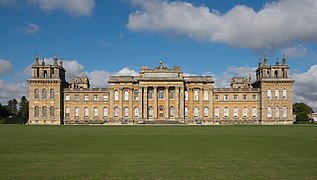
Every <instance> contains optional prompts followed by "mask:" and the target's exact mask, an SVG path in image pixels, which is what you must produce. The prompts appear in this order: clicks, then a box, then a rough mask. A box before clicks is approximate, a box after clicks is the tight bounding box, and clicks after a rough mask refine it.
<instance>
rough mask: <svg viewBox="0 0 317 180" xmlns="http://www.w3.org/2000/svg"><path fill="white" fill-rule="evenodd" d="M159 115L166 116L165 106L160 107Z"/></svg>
mask: <svg viewBox="0 0 317 180" xmlns="http://www.w3.org/2000/svg"><path fill="white" fill-rule="evenodd" d="M159 110H160V111H159V116H160V117H161V118H162V117H164V106H160V107H159Z"/></svg>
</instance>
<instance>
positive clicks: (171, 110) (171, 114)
mask: <svg viewBox="0 0 317 180" xmlns="http://www.w3.org/2000/svg"><path fill="white" fill-rule="evenodd" d="M170 117H174V107H173V106H171V107H170Z"/></svg>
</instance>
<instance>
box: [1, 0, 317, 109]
mask: <svg viewBox="0 0 317 180" xmlns="http://www.w3.org/2000/svg"><path fill="white" fill-rule="evenodd" d="M316 9H317V2H316V0H313V1H310V0H303V1H296V0H280V1H268V0H257V1H254V0H243V1H234V0H226V1H222V0H214V1H208V0H188V1H167V0H166V1H161V0H113V1H102V0H45V1H40V0H26V1H20V0H0V22H1V31H0V40H1V43H0V86H1V87H3V88H2V89H4V90H3V91H2V93H0V96H1V97H0V102H1V103H5V102H6V101H7V100H8V99H10V97H19V96H20V95H23V94H26V93H25V90H24V91H22V90H21V89H27V85H26V83H25V80H26V79H27V78H28V76H29V71H28V66H29V65H30V64H32V63H33V60H34V57H35V54H36V53H39V56H40V57H44V58H46V59H48V60H49V59H50V58H52V57H53V56H54V54H55V53H56V54H57V56H58V57H62V58H63V59H64V60H65V61H66V62H67V63H68V65H67V67H68V68H69V69H67V70H68V72H71V73H72V74H75V75H76V74H80V73H83V72H84V73H86V74H88V76H90V78H95V80H92V81H93V85H94V86H96V87H98V86H106V80H107V77H108V76H109V75H113V74H132V75H133V74H135V73H137V72H138V71H139V70H140V68H141V66H142V65H148V66H149V67H154V66H157V65H158V62H159V60H163V61H164V63H165V64H167V65H169V66H170V67H172V66H174V65H179V66H181V69H182V70H183V71H184V72H185V73H189V74H197V75H213V76H214V77H215V79H216V83H217V85H218V86H228V85H227V84H228V81H229V80H230V77H232V75H234V74H239V75H248V74H249V73H250V72H252V71H253V70H254V67H256V66H257V62H258V59H259V58H262V59H263V54H267V56H268V58H269V61H270V62H271V63H275V59H276V58H281V57H282V54H283V53H285V54H286V55H287V58H288V60H287V62H288V64H289V65H290V67H291V74H292V75H293V78H294V79H295V80H298V81H301V82H305V84H303V83H298V85H297V89H296V87H295V90H294V91H296V93H295V96H296V97H295V101H304V102H307V103H309V104H310V105H312V106H315V105H314V104H316V102H317V99H316V100H312V98H311V97H310V96H313V94H314V92H315V91H317V90H316V88H317V87H316V86H314V85H311V84H312V83H313V82H315V81H314V80H315V79H314V78H315V77H316V76H314V74H315V69H317V67H315V65H316V63H317V45H316V41H317V38H316V37H317V23H316V20H315V19H317V13H316ZM316 71H317V70H316ZM1 87H0V88H1ZM9 87H10V88H9ZM21 87H22V88H21ZM300 87H306V88H307V90H309V92H311V93H308V94H307V93H306V94H303V93H302V92H303V91H307V90H306V89H301V88H300ZM16 89H18V90H16ZM312 89H314V91H313V90H312ZM15 91H16V92H15Z"/></svg>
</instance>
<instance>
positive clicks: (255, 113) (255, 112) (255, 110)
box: [252, 107, 258, 118]
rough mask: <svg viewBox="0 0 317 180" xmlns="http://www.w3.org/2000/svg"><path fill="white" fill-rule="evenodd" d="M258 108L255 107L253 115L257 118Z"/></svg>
mask: <svg viewBox="0 0 317 180" xmlns="http://www.w3.org/2000/svg"><path fill="white" fill-rule="evenodd" d="M257 112H258V110H257V108H256V107H253V111H252V116H253V117H254V118H255V117H257V116H258V115H257V114H258V113H257Z"/></svg>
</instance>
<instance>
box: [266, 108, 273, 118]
mask: <svg viewBox="0 0 317 180" xmlns="http://www.w3.org/2000/svg"><path fill="white" fill-rule="evenodd" d="M267 117H268V118H272V108H271V107H270V106H269V107H268V108H267Z"/></svg>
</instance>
